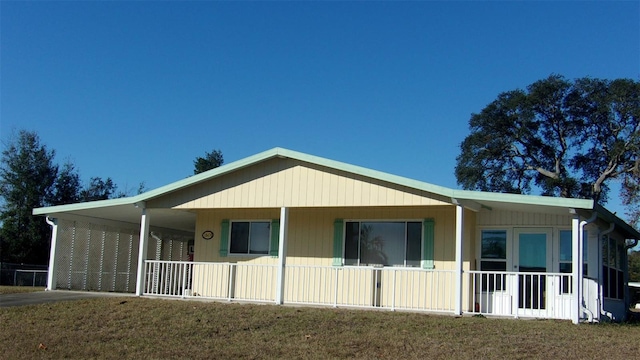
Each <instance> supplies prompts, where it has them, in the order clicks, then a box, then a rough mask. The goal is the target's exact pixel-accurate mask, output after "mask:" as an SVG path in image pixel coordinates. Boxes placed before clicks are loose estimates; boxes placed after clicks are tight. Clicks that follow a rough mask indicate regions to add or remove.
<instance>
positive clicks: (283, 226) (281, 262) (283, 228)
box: [276, 207, 289, 305]
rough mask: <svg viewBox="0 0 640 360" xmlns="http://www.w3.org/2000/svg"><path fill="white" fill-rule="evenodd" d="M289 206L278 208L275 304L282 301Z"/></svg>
mask: <svg viewBox="0 0 640 360" xmlns="http://www.w3.org/2000/svg"><path fill="white" fill-rule="evenodd" d="M288 225H289V208H286V207H282V208H280V234H279V238H280V241H278V281H277V284H276V286H277V287H278V288H277V289H276V304H278V305H281V304H283V303H284V267H285V265H286V262H287V253H286V251H287V233H288V232H287V228H288V227H289V226H288Z"/></svg>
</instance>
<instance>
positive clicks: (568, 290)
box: [557, 228, 589, 295]
mask: <svg viewBox="0 0 640 360" xmlns="http://www.w3.org/2000/svg"><path fill="white" fill-rule="evenodd" d="M563 233H569V258H570V259H569V260H563V259H562V234H563ZM557 250H558V260H557V266H558V268H557V270H558V271H557V272H558V273H561V274H568V275H563V276H562V277H561V280H560V289H558V292H559V294H560V295H571V294H573V278H572V277H571V274H573V229H569V228H559V229H558V242H557ZM563 264H568V265H569V271H568V272H567V271H562V265H563ZM588 274H589V230H584V231H583V233H582V276H583V277H587V276H588Z"/></svg>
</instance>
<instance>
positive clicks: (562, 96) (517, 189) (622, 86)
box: [455, 75, 640, 220]
mask: <svg viewBox="0 0 640 360" xmlns="http://www.w3.org/2000/svg"><path fill="white" fill-rule="evenodd" d="M469 124H470V129H471V133H470V134H469V135H468V136H467V137H466V138H465V140H464V141H463V143H462V145H461V153H460V155H459V156H458V158H457V166H456V170H455V171H456V178H457V180H458V183H459V184H460V185H461V186H462V187H463V188H465V189H470V190H482V191H495V192H506V193H518V194H532V193H540V194H542V195H550V196H562V197H578V198H592V199H595V200H596V201H598V202H600V203H604V202H606V200H607V192H608V190H609V187H608V183H609V182H610V181H612V180H613V179H617V180H619V181H621V182H622V183H623V184H629V185H628V186H626V187H624V188H623V190H627V191H628V190H629V189H630V188H631V187H630V186H631V185H633V184H639V182H638V179H639V174H640V172H639V171H638V167H639V164H640V133H639V126H640V82H638V81H634V80H629V79H616V80H604V79H593V78H581V79H577V80H575V81H570V80H567V79H565V78H564V77H562V76H559V75H551V76H550V77H548V78H546V79H543V80H539V81H536V82H534V83H533V84H531V85H529V86H528V87H527V89H526V90H521V89H517V90H512V91H507V92H504V93H502V94H499V95H498V97H497V98H496V100H494V101H493V102H491V103H490V104H489V105H487V106H486V107H485V108H484V109H482V111H481V112H480V113H478V114H473V115H472V116H471V120H470V122H469ZM638 188H640V186H639V187H638ZM631 194H633V195H635V194H636V193H634V192H633V190H631ZM637 200H638V199H633V198H631V197H629V204H630V205H631V204H633V202H634V201H637ZM632 220H633V219H632Z"/></svg>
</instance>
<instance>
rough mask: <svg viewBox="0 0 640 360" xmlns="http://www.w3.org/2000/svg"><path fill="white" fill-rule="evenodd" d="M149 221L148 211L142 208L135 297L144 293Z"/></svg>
mask: <svg viewBox="0 0 640 360" xmlns="http://www.w3.org/2000/svg"><path fill="white" fill-rule="evenodd" d="M150 221H151V218H150V214H149V209H147V208H142V216H141V218H140V244H139V246H138V277H137V278H136V295H138V296H141V295H142V293H143V292H144V267H145V266H144V265H145V263H144V262H145V260H147V250H148V247H149V246H148V244H149V222H150Z"/></svg>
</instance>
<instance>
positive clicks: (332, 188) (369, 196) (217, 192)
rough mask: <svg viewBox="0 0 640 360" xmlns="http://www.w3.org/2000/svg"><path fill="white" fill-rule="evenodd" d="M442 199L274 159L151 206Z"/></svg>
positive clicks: (434, 202) (303, 204) (326, 204)
mask: <svg viewBox="0 0 640 360" xmlns="http://www.w3.org/2000/svg"><path fill="white" fill-rule="evenodd" d="M437 198H438V197H437V196H435V195H431V196H430V195H429V194H426V193H421V192H418V191H416V190H412V189H409V188H405V187H402V186H399V185H395V184H391V183H386V182H382V181H378V180H373V179H370V178H367V177H364V176H359V175H355V174H349V173H343V172H340V171H337V170H334V169H328V168H322V167H318V166H315V165H310V164H306V163H303V162H300V161H297V160H292V159H273V160H270V161H266V162H264V163H259V164H255V165H253V166H251V167H249V168H245V169H241V170H238V171H235V172H233V173H230V174H226V175H224V176H221V177H219V178H215V179H213V180H210V181H207V182H205V183H202V184H198V185H194V186H191V187H189V188H188V189H185V190H180V191H176V192H175V193H171V194H167V195H166V196H163V197H162V198H160V199H156V200H152V201H150V202H149V206H150V207H173V208H177V209H210V208H269V207H282V206H286V207H341V206H428V205H445V204H446V203H445V202H443V201H440V200H438V199H437ZM442 200H445V199H442Z"/></svg>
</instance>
